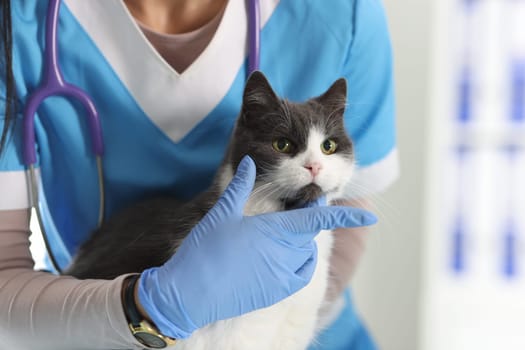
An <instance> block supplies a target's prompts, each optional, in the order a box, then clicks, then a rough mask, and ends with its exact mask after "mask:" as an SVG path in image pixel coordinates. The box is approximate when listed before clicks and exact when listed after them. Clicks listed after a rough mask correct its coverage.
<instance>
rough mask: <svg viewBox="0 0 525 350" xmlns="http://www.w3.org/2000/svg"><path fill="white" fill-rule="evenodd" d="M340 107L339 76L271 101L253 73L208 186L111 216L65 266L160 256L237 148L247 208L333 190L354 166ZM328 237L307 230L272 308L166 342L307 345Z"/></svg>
mask: <svg viewBox="0 0 525 350" xmlns="http://www.w3.org/2000/svg"><path fill="white" fill-rule="evenodd" d="M345 105H346V81H345V80H344V79H339V80H337V81H336V82H335V83H334V84H333V85H332V86H331V87H330V88H329V89H328V91H326V92H325V93H324V94H323V95H321V96H319V97H316V98H312V99H310V100H308V101H306V102H304V103H292V102H290V101H287V100H282V99H279V98H278V97H277V96H276V94H275V93H274V91H273V89H272V88H271V86H270V84H269V83H268V81H267V80H266V78H265V77H264V75H263V74H262V73H260V72H255V73H253V74H252V75H251V76H250V77H249V79H248V82H247V83H246V87H245V90H244V96H243V105H242V110H241V113H240V116H239V118H238V120H237V124H236V126H235V129H234V131H233V136H232V139H231V142H230V145H229V147H228V150H227V153H226V156H225V158H224V161H223V163H222V165H221V167H220V169H219V171H218V173H217V176H216V179H215V181H214V183H213V185H212V186H211V188H210V189H209V190H208V191H206V192H204V193H202V194H201V195H200V196H198V197H197V198H195V199H194V200H192V201H190V202H188V203H180V202H178V201H177V200H175V199H173V198H157V199H153V200H149V201H145V202H142V203H139V204H137V205H136V206H133V207H131V208H129V209H127V210H124V211H123V212H121V213H119V214H117V215H116V216H115V217H113V218H111V219H110V220H109V221H108V222H106V223H105V224H104V225H103V226H102V227H101V228H100V229H99V230H97V231H96V232H95V233H94V234H93V235H92V237H91V238H90V240H89V241H88V242H86V243H85V244H84V245H83V246H82V247H81V248H80V250H79V252H78V254H77V255H76V257H75V259H74V261H73V263H72V265H71V266H70V267H69V269H68V271H67V272H66V273H67V274H70V275H73V276H76V277H78V278H114V277H116V276H119V275H121V274H124V273H130V272H141V271H143V270H144V269H146V268H148V267H152V266H159V265H161V264H163V263H164V262H165V261H167V260H168V259H169V258H170V257H171V256H172V255H173V253H174V252H175V251H176V249H177V248H178V246H179V245H180V243H181V241H182V240H183V239H184V237H185V236H186V235H187V234H188V233H189V231H190V230H191V228H192V227H193V226H195V225H196V224H197V222H198V221H199V220H200V219H201V218H202V217H203V216H204V215H205V213H206V212H207V211H208V210H209V209H210V208H211V207H212V206H213V205H214V204H215V202H216V201H217V200H218V198H219V196H220V194H221V193H222V192H223V190H224V189H225V188H226V186H227V184H228V183H229V181H230V180H231V179H232V177H233V174H234V170H235V169H236V167H237V165H238V164H239V162H240V160H241V159H242V157H243V156H244V155H246V154H247V155H250V156H251V157H252V159H253V160H254V161H255V163H256V166H257V177H256V184H255V187H254V190H253V192H252V194H251V196H250V198H249V200H248V202H247V205H246V207H245V214H246V215H254V214H261V213H264V212H271V211H277V210H284V209H290V208H295V207H299V206H302V205H304V204H306V203H307V202H309V201H312V200H314V199H316V198H318V197H319V196H321V195H326V196H327V198H328V199H329V200H330V199H337V198H341V197H342V196H344V193H345V189H346V188H347V185H348V184H349V182H350V178H351V176H352V173H353V170H354V165H355V161H354V155H353V147H352V142H351V140H350V139H349V138H348V136H347V133H346V131H345V128H344V124H343V114H344V110H345ZM332 241H333V238H332V235H331V232H329V231H323V232H321V233H320V234H319V235H318V236H317V237H316V243H317V247H318V262H317V266H316V270H315V272H314V275H313V277H312V280H311V282H310V283H309V284H308V285H307V286H306V287H305V288H303V289H301V290H300V291H299V292H297V293H295V294H293V295H292V296H290V297H288V298H287V299H285V300H283V301H281V302H279V303H277V304H275V305H273V306H271V307H268V308H265V309H261V310H257V311H253V312H251V313H248V314H245V315H243V316H240V317H236V318H232V319H228V320H223V321H218V322H216V323H213V324H210V325H208V326H206V327H204V328H201V329H199V330H197V331H195V332H194V333H193V334H192V336H191V337H189V338H188V339H185V340H181V341H179V342H178V343H177V345H175V346H174V349H181V350H182V349H191V350H234V349H242V350H246V349H250V350H258V349H260V350H270V349H271V350H281V349H282V350H304V349H306V348H307V347H308V344H309V343H310V342H311V341H312V340H313V338H314V337H315V334H316V332H317V331H318V328H319V326H318V325H319V324H320V320H319V315H318V314H319V310H320V308H321V306H322V305H323V301H324V298H325V293H326V289H327V286H328V279H329V272H328V263H329V259H330V254H331V249H332Z"/></svg>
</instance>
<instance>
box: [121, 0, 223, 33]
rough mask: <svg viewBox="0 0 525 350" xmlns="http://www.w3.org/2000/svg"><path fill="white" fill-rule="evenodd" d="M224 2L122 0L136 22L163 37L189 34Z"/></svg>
mask: <svg viewBox="0 0 525 350" xmlns="http://www.w3.org/2000/svg"><path fill="white" fill-rule="evenodd" d="M227 2H228V0H147V1H144V0H124V3H125V4H126V6H127V7H128V9H129V11H130V12H131V14H132V15H133V17H135V19H136V20H138V21H139V22H141V23H143V24H144V25H145V26H147V27H148V28H151V29H152V30H154V31H156V32H159V33H164V34H180V33H187V32H191V31H193V30H195V29H198V28H200V27H202V26H204V25H205V24H206V23H208V22H210V21H211V20H212V19H213V18H214V17H215V16H216V15H217V14H218V13H219V12H220V11H221V10H222V9H223V8H224V6H225V5H226V3H227Z"/></svg>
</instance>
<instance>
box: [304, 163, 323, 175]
mask: <svg viewBox="0 0 525 350" xmlns="http://www.w3.org/2000/svg"><path fill="white" fill-rule="evenodd" d="M304 168H305V169H307V170H308V171H309V172H310V173H311V174H312V176H313V177H316V176H317V174H319V171H320V170H321V168H322V166H321V164H320V163H316V162H313V163H308V164H305V165H304Z"/></svg>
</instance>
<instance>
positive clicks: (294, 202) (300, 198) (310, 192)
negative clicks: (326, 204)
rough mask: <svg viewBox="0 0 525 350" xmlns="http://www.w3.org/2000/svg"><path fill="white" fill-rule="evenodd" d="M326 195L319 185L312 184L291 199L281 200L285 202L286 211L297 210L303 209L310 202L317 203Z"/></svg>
mask: <svg viewBox="0 0 525 350" xmlns="http://www.w3.org/2000/svg"><path fill="white" fill-rule="evenodd" d="M324 194H325V193H324V192H323V190H322V189H321V187H320V186H319V185H317V184H314V183H310V184H308V185H306V186H304V187H302V188H301V189H300V190H299V191H297V193H296V194H295V196H293V197H290V198H283V199H281V200H282V201H283V202H284V207H285V209H286V210H288V209H296V208H300V207H303V206H304V205H305V204H307V203H308V202H312V201H315V200H316V199H318V198H319V197H321V196H322V195H324Z"/></svg>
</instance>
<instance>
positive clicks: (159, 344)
mask: <svg viewBox="0 0 525 350" xmlns="http://www.w3.org/2000/svg"><path fill="white" fill-rule="evenodd" d="M134 336H135V338H137V339H138V341H140V342H141V343H142V344H144V345H146V346H149V347H150V348H154V349H163V348H165V347H166V346H167V345H168V344H166V342H165V341H164V340H162V339H161V338H159V337H158V336H156V335H154V334H151V333H146V332H136V333H135V334H134Z"/></svg>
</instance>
